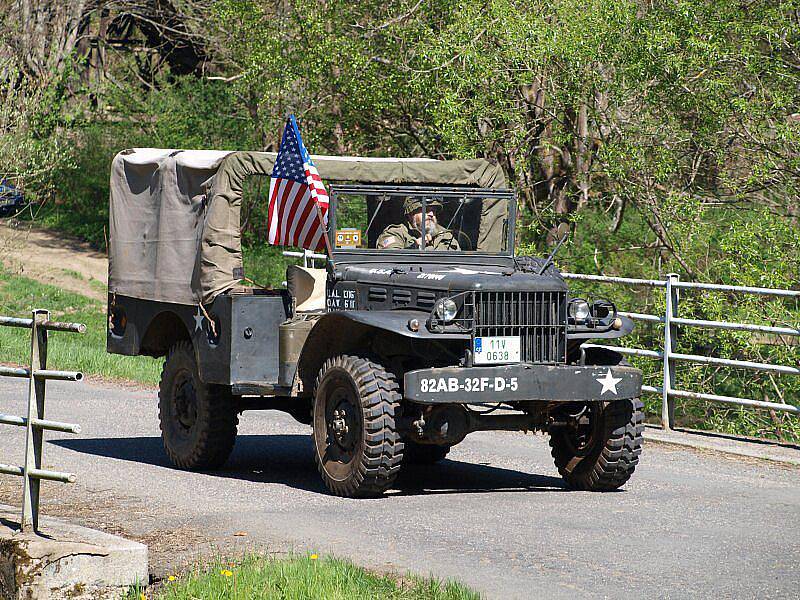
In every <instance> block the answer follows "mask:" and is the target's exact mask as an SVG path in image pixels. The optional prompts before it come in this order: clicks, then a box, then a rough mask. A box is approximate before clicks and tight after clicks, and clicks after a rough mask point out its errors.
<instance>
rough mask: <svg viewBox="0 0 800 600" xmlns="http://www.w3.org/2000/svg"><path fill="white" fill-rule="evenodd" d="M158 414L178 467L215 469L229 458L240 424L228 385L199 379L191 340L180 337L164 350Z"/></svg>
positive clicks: (165, 441)
mask: <svg viewBox="0 0 800 600" xmlns="http://www.w3.org/2000/svg"><path fill="white" fill-rule="evenodd" d="M158 418H159V422H160V426H161V440H162V442H163V444H164V450H165V451H166V453H167V456H168V457H169V459H170V461H171V462H172V464H174V465H175V466H176V467H178V468H179V469H187V470H200V469H215V468H218V467H221V466H222V465H223V464H224V463H225V461H226V460H228V456H229V455H230V453H231V451H232V450H233V444H234V442H235V441H236V427H237V425H238V424H239V416H238V414H237V411H236V409H235V407H234V405H233V401H232V398H231V393H230V388H228V387H225V386H221V385H213V384H207V383H203V382H202V381H201V380H200V375H199V372H198V369H197V363H196V361H195V358H194V351H193V350H192V345H191V344H190V343H189V342H186V341H182V342H178V343H177V344H175V345H174V346H173V347H172V348H171V349H170V351H169V353H168V354H167V360H166V361H165V362H164V368H163V370H162V371H161V383H160V384H159V388H158Z"/></svg>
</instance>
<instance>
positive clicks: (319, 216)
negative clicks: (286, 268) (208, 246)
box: [268, 116, 328, 250]
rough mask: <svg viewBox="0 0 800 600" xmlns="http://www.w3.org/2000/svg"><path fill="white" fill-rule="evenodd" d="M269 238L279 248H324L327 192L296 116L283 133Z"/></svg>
mask: <svg viewBox="0 0 800 600" xmlns="http://www.w3.org/2000/svg"><path fill="white" fill-rule="evenodd" d="M268 224H269V237H268V241H269V243H270V244H274V245H276V246H298V247H300V248H306V249H308V250H322V249H324V248H325V240H324V238H323V235H324V234H325V229H326V228H327V224H328V192H327V191H326V190H325V186H324V185H323V184H322V179H320V176H319V173H318V172H317V169H316V167H315V166H314V163H313V162H312V161H311V156H310V155H309V153H308V151H307V150H306V148H305V146H304V145H303V140H302V138H301V137H300V131H299V130H298V128H297V122H296V121H295V119H294V116H290V117H289V120H288V121H287V123H286V127H285V128H284V130H283V139H282V141H281V146H280V148H279V149H278V155H277V156H276V157H275V166H274V168H273V170H272V179H271V181H270V186H269V214H268Z"/></svg>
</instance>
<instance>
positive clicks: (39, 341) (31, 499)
mask: <svg viewBox="0 0 800 600" xmlns="http://www.w3.org/2000/svg"><path fill="white" fill-rule="evenodd" d="M49 320H50V311H47V310H41V309H35V310H34V311H33V323H32V324H31V362H30V378H29V380H28V419H27V422H26V424H25V468H24V472H23V474H22V477H23V486H22V522H21V523H20V529H21V530H22V531H25V529H27V528H28V527H31V526H32V527H33V529H34V531H36V530H38V529H39V490H40V488H41V481H40V480H39V478H37V477H34V476H33V475H32V473H33V472H34V470H41V468H42V436H43V434H44V431H43V430H42V428H41V427H36V426H34V424H35V422H36V421H38V420H40V419H44V390H45V382H46V380H45V379H44V378H37V377H36V371H37V370H44V369H46V368H47V329H45V328H44V327H43V324H44V323H45V322H46V321H49Z"/></svg>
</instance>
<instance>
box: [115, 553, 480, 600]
mask: <svg viewBox="0 0 800 600" xmlns="http://www.w3.org/2000/svg"><path fill="white" fill-rule="evenodd" d="M142 597H146V595H145V594H144V593H143V591H142V590H141V589H139V588H137V589H134V590H131V592H130V593H129V594H128V598H129V599H130V600H140V598H142ZM153 598H154V599H158V600H183V599H187V600H188V599H190V598H192V599H197V600H205V599H211V598H229V599H231V600H238V599H241V600H245V599H246V600H250V599H256V598H259V599H260V598H297V599H306V598H307V599H316V598H326V599H331V600H337V599H341V600H349V599H350V598H386V599H391V600H467V599H469V600H477V599H478V598H480V596H479V594H478V593H477V592H474V591H472V590H470V589H469V588H467V587H466V586H464V585H462V584H459V583H457V582H454V581H445V582H442V581H439V580H437V579H431V578H420V577H408V578H403V579H402V580H398V579H397V578H395V577H392V576H387V575H378V574H375V573H371V572H369V571H367V570H366V569H363V568H361V567H357V566H355V565H354V564H353V563H351V562H349V561H346V560H342V559H338V558H331V557H325V558H318V557H317V555H316V554H310V555H308V556H292V557H289V558H267V557H263V556H259V555H256V554H250V555H246V556H244V557H243V558H242V559H241V560H239V561H237V562H235V563H226V562H223V561H221V560H220V561H217V562H215V563H213V564H210V565H203V566H198V567H196V568H195V569H194V570H192V571H191V572H189V573H187V574H181V575H178V576H173V581H170V580H169V577H168V578H167V581H165V582H164V585H163V586H162V587H160V588H159V589H158V590H157V591H156V592H155V593H154V595H153Z"/></svg>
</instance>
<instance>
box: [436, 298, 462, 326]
mask: <svg viewBox="0 0 800 600" xmlns="http://www.w3.org/2000/svg"><path fill="white" fill-rule="evenodd" d="M457 313H458V306H457V305H456V303H455V302H453V301H452V300H451V299H450V298H442V299H441V300H439V301H438V302H437V303H436V306H435V307H434V308H433V314H434V315H436V318H437V319H438V320H440V321H443V322H444V323H449V322H450V321H452V320H453V319H455V318H456V314H457Z"/></svg>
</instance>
